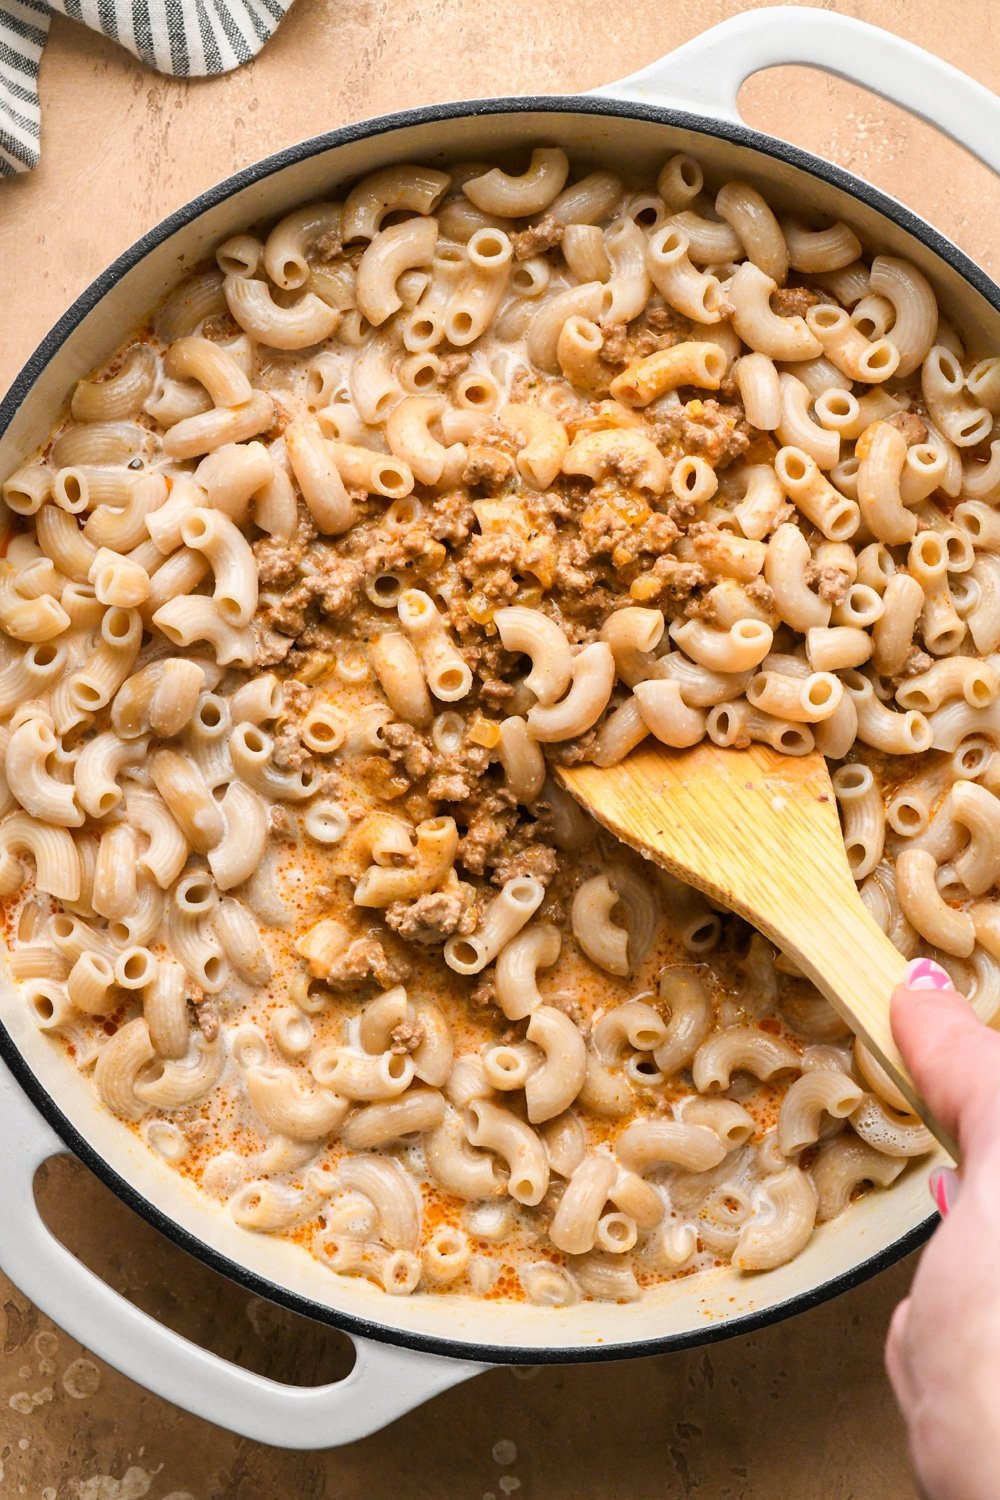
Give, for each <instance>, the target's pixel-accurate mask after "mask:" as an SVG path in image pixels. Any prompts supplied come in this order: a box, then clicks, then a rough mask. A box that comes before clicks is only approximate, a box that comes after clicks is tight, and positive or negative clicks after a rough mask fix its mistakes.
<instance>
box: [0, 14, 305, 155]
mask: <svg viewBox="0 0 1000 1500" xmlns="http://www.w3.org/2000/svg"><path fill="white" fill-rule="evenodd" d="M291 4H292V0H51V3H48V0H0V176H11V175H12V174H13V173H15V172H26V171H28V170H30V168H31V167H34V166H36V165H37V163H38V159H39V148H40V143H41V109H40V106H39V100H38V66H39V63H40V62H41V58H42V50H43V48H44V46H45V39H46V36H47V35H48V29H49V16H50V14H51V12H52V11H58V12H59V13H60V14H61V15H64V16H68V17H69V19H70V20H71V21H79V22H80V23H81V25H84V26H89V27H90V28H91V30H93V31H100V32H103V34H104V35H105V36H106V37H109V38H110V39H111V40H112V41H113V42H120V43H121V45H122V46H123V47H127V48H128V50H129V51H130V52H131V53H133V54H134V56H136V57H137V58H139V59H140V61H141V62H144V63H148V64H149V66H150V67H151V68H156V70H157V71H158V72H160V73H174V74H177V75H179V76H180V77H189V76H190V77H199V78H200V77H204V76H205V75H206V74H210V73H227V72H229V70H230V69H231V68H238V67H239V66H240V64H241V63H245V62H249V60H250V58H251V57H254V56H255V55H256V53H258V52H259V51H260V49H261V47H263V45H264V43H265V42H266V41H267V40H268V38H269V37H270V36H271V34H272V32H273V31H274V30H275V28H276V27H277V26H278V24H279V22H280V21H281V20H282V19H283V17H284V16H285V14H286V12H287V11H288V10H289V9H290V7H291Z"/></svg>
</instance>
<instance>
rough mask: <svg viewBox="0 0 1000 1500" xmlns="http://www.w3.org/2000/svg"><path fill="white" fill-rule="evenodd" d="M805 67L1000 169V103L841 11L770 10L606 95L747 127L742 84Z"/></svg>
mask: <svg viewBox="0 0 1000 1500" xmlns="http://www.w3.org/2000/svg"><path fill="white" fill-rule="evenodd" d="M787 63H803V64H806V65H807V66H809V67H814V68H822V69H823V70H824V71H825V72H827V73H835V74H837V75H838V77H840V78H846V79H847V80H848V82H850V83H858V84H862V85H863V86H864V87H865V88H869V89H871V90H872V92H873V93H876V94H881V95H882V96H883V98H886V99H891V100H892V101H893V102H894V103H896V104H901V105H902V106H903V107H904V109H908V110H909V111H910V113H911V114H915V115H919V116H920V118H921V119H923V120H927V121H929V122H930V124H932V125H936V126H937V127H938V129H939V130H943V131H944V132H945V134H946V135H950V136H951V137H952V139H953V140H955V141H957V142H958V143H959V145H961V146H965V147H966V149H967V150H969V151H971V152H972V153H973V155H974V156H978V157H979V159H980V161H983V162H985V163H986V165H987V166H988V167H992V168H993V170H994V172H1000V98H998V97H997V95H996V94H994V93H992V92H991V91H990V90H989V89H987V88H984V87H983V85H982V84H981V83H976V82H975V80H974V79H972V78H970V77H969V76H968V75H967V74H966V73H962V72H960V71H959V69H958V68H954V67H952V65H951V64H950V63H946V62H943V61H942V60H941V59H940V58H938V57H934V56H933V55H932V54H931V53H930V52H925V51H924V49H923V48H922V47H916V46H914V44H913V43H912V42H907V41H904V39H903V38H902V37H898V36H894V35H893V33H892V32H889V31H883V30H882V29H881V28H880V27H878V26H869V25H868V23H867V22H865V21H855V20H854V19H853V18H852V17H850V16H842V15H838V14H837V13H836V12H834V11H829V10H814V9H812V8H810V7H799V6H795V7H792V6H785V5H781V6H768V7H765V8H764V9H763V10H748V11H745V12H744V13H743V14H742V15H738V16H732V17H731V18H730V19H729V20H728V21H723V22H722V23H721V24H720V25H718V26H713V27H711V29H710V30H708V31H705V32H702V34H701V35H700V36H696V37H694V38H693V39H692V40H691V41H690V42H685V43H684V45H683V46H681V47H678V48H676V50H675V51H673V52H670V53H668V54H667V56H666V57H662V58H660V60H659V61H658V62H654V63H650V64H649V66H648V67H645V68H641V69H640V70H639V72H638V73H632V74H631V75H630V76H629V77H628V78H622V79H620V80H619V81H618V82H617V83H611V84H608V85H606V87H604V88H600V89H595V90H594V93H595V94H596V95H597V96H598V97H601V98H610V99H628V100H635V101H639V102H649V103H653V104H660V105H663V104H669V105H674V106H676V107H677V108H678V109H689V110H691V111H692V113H696V114H700V115H710V116H714V117H715V118H717V119H722V120H728V121H732V122H735V123H739V122H740V120H741V116H740V112H739V104H738V96H739V91H740V86H741V85H742V84H743V83H745V82H746V80H747V79H748V78H750V77H752V76H753V74H754V73H759V72H761V71H762V70H763V69H765V68H774V67H779V66H781V65H783V64H787Z"/></svg>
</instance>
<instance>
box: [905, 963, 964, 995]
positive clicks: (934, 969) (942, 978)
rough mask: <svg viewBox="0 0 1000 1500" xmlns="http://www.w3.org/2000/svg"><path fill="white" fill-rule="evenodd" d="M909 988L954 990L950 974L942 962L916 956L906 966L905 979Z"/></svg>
mask: <svg viewBox="0 0 1000 1500" xmlns="http://www.w3.org/2000/svg"><path fill="white" fill-rule="evenodd" d="M904 983H905V985H906V988H907V989H908V990H953V989H954V988H955V986H954V985H953V984H952V982H951V979H950V978H949V976H948V974H947V973H946V972H945V970H944V969H942V967H941V965H940V964H936V963H935V962H934V961H933V959H930V958H914V959H911V960H910V962H909V963H908V964H907V966H906V979H905V980H904Z"/></svg>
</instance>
